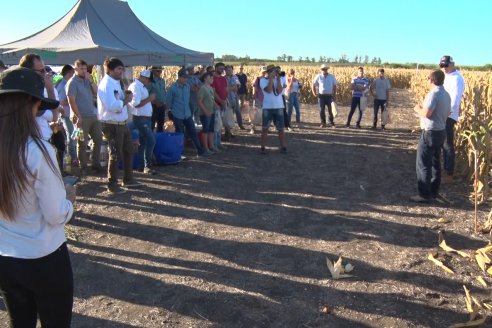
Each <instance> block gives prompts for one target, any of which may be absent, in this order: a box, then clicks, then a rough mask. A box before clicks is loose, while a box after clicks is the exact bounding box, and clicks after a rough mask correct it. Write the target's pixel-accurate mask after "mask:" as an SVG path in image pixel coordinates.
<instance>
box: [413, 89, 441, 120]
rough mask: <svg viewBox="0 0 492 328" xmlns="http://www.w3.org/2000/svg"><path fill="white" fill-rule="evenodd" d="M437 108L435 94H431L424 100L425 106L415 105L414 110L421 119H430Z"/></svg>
mask: <svg viewBox="0 0 492 328" xmlns="http://www.w3.org/2000/svg"><path fill="white" fill-rule="evenodd" d="M435 107H436V101H435V97H434V94H432V93H429V94H428V95H427V96H426V97H425V100H424V103H423V105H418V104H417V105H415V107H414V108H413V110H414V111H415V112H416V113H417V115H418V116H419V117H425V118H430V117H431V116H432V113H433V110H434V109H435Z"/></svg>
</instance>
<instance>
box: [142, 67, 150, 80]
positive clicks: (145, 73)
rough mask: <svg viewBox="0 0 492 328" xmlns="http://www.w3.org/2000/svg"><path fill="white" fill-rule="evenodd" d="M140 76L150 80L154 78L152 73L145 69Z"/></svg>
mask: <svg viewBox="0 0 492 328" xmlns="http://www.w3.org/2000/svg"><path fill="white" fill-rule="evenodd" d="M140 76H143V77H146V78H148V79H150V77H151V76H152V72H151V71H149V70H148V69H144V70H143V71H141V72H140Z"/></svg>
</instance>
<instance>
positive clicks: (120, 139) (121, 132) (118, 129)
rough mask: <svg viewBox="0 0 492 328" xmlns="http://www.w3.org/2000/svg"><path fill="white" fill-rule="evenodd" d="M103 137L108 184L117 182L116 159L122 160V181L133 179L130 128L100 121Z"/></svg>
mask: <svg viewBox="0 0 492 328" xmlns="http://www.w3.org/2000/svg"><path fill="white" fill-rule="evenodd" d="M102 131H103V134H104V137H106V139H107V140H108V147H109V163H108V179H109V184H110V185H112V184H116V183H118V161H119V160H122V161H123V171H124V175H123V182H124V183H126V182H130V181H132V180H133V144H132V138H131V132H130V129H128V126H127V125H126V124H125V125H117V124H110V123H102Z"/></svg>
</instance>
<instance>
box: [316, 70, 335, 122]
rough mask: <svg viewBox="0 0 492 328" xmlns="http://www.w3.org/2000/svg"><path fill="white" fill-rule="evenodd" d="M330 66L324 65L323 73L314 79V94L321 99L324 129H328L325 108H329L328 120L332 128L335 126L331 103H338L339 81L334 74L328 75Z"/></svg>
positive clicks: (320, 113)
mask: <svg viewBox="0 0 492 328" xmlns="http://www.w3.org/2000/svg"><path fill="white" fill-rule="evenodd" d="M328 68H329V67H328V66H327V65H325V64H322V65H321V67H320V70H321V73H320V74H318V75H316V76H315V77H314V79H313V85H312V90H311V91H312V92H313V95H314V96H315V97H318V98H319V117H320V120H321V126H320V127H322V128H324V127H326V112H325V106H327V107H328V115H329V116H328V119H329V120H330V126H332V127H333V126H335V122H334V117H333V112H332V110H331V102H332V101H336V93H337V80H336V79H335V76H334V75H333V74H329V73H328Z"/></svg>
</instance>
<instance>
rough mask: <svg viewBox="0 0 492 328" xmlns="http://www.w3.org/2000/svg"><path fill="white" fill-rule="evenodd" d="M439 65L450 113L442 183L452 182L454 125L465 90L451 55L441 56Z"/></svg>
mask: <svg viewBox="0 0 492 328" xmlns="http://www.w3.org/2000/svg"><path fill="white" fill-rule="evenodd" d="M439 67H441V70H442V71H443V72H444V73H445V76H446V77H445V78H444V89H445V90H446V91H447V92H448V93H449V96H450V97H451V113H450V114H449V116H448V118H447V120H446V139H445V140H444V145H443V149H444V171H445V172H446V175H445V176H444V180H443V182H444V183H452V182H453V174H454V157H455V153H454V125H455V124H456V122H457V121H458V119H459V117H460V104H461V98H462V97H463V92H464V91H465V80H464V79H463V76H462V75H461V73H460V72H459V71H458V70H456V67H454V60H453V57H451V56H443V57H442V58H441V61H440V62H439Z"/></svg>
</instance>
